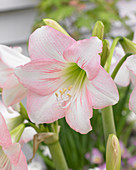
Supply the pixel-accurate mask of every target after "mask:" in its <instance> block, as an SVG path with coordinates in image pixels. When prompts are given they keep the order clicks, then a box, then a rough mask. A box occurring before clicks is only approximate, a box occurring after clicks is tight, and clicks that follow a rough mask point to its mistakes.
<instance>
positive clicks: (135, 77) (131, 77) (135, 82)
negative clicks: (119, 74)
mask: <svg viewBox="0 0 136 170" xmlns="http://www.w3.org/2000/svg"><path fill="white" fill-rule="evenodd" d="M129 74H130V80H131V82H132V84H133V86H134V87H135V86H136V76H135V75H134V74H133V73H132V72H129Z"/></svg>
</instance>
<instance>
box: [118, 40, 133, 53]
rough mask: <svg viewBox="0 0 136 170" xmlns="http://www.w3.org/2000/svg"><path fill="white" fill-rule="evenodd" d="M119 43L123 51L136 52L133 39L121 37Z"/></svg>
mask: <svg viewBox="0 0 136 170" xmlns="http://www.w3.org/2000/svg"><path fill="white" fill-rule="evenodd" d="M120 44H121V45H122V47H123V49H124V51H125V53H133V54H136V43H134V42H133V41H131V40H129V39H127V38H125V37H123V38H122V39H121V40H120Z"/></svg>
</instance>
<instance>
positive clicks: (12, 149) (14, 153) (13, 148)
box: [4, 143, 21, 165]
mask: <svg viewBox="0 0 136 170" xmlns="http://www.w3.org/2000/svg"><path fill="white" fill-rule="evenodd" d="M4 152H5V154H6V155H7V157H8V158H9V159H10V161H11V163H12V164H14V165H16V164H17V163H18V161H19V157H20V153H21V146H20V144H19V143H14V144H11V145H10V146H9V147H7V148H6V149H4Z"/></svg>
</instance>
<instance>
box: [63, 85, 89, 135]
mask: <svg viewBox="0 0 136 170" xmlns="http://www.w3.org/2000/svg"><path fill="white" fill-rule="evenodd" d="M91 106H92V102H91V98H90V96H89V93H88V90H87V88H86V89H85V88H84V89H83V90H82V93H81V94H80V95H79V96H78V97H77V99H76V100H75V102H73V103H71V105H70V106H69V109H68V111H67V113H66V121H67V123H68V124H69V126H70V127H71V128H72V129H74V130H75V131H77V132H80V133H81V134H86V133H88V132H89V131H91V130H92V127H91V124H90V118H91V117H92V107H91Z"/></svg>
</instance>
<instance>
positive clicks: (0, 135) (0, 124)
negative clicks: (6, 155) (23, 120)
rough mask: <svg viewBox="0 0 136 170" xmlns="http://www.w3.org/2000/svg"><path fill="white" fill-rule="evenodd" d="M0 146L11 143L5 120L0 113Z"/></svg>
mask: <svg viewBox="0 0 136 170" xmlns="http://www.w3.org/2000/svg"><path fill="white" fill-rule="evenodd" d="M0 129H1V130H0V146H2V147H7V146H8V145H10V144H11V143H12V141H11V136H10V134H9V131H8V128H7V125H6V122H5V120H4V118H3V116H2V114H1V113H0Z"/></svg>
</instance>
